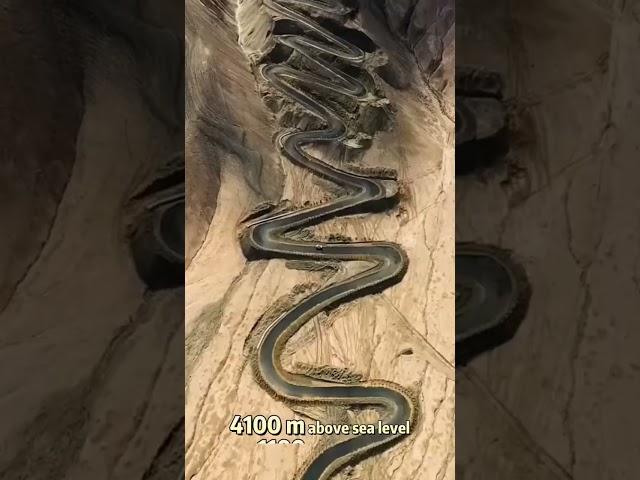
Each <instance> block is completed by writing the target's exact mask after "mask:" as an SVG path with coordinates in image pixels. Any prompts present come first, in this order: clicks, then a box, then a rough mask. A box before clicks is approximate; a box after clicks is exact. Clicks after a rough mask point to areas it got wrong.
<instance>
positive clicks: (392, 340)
mask: <svg viewBox="0 0 640 480" xmlns="http://www.w3.org/2000/svg"><path fill="white" fill-rule="evenodd" d="M351 3H352V4H354V5H355V2H351ZM364 3H368V2H363V5H361V9H360V10H359V12H358V13H357V14H356V15H352V16H351V17H350V18H349V19H348V20H347V21H344V20H343V19H339V18H331V19H326V21H325V25H327V26H329V27H330V28H331V29H332V31H334V32H337V33H338V34H339V35H346V36H348V38H349V39H351V40H352V41H356V42H360V43H359V44H360V45H361V46H363V47H366V48H371V49H372V51H373V50H377V49H379V50H381V51H382V52H384V54H385V55H386V56H387V57H388V59H389V64H388V66H386V67H381V68H380V70H379V71H378V72H379V76H375V82H376V85H377V86H378V88H379V89H380V91H381V92H382V93H383V94H384V96H385V97H386V98H387V99H388V101H389V105H390V106H389V107H385V108H382V109H381V111H382V112H383V115H382V116H380V115H379V113H376V114H372V115H370V114H366V113H365V114H364V115H359V116H358V117H357V118H358V119H359V120H358V122H360V121H364V123H368V124H369V127H370V128H371V132H372V133H374V137H373V139H372V140H371V141H370V142H369V143H370V144H371V146H370V148H369V149H368V150H366V151H364V152H361V153H360V154H358V155H353V154H349V156H348V157H347V158H342V159H341V160H340V159H336V158H332V157H327V161H337V162H338V163H339V164H341V165H343V166H345V165H346V164H349V165H350V166H351V167H354V168H366V167H370V168H385V169H395V170H396V171H397V172H398V177H399V181H400V188H401V201H400V203H399V205H398V206H397V207H395V208H394V209H392V210H390V211H387V212H384V213H379V214H372V215H365V216H357V217H349V218H343V219H337V220H333V221H329V222H326V223H324V224H322V225H321V226H318V227H316V228H314V229H312V230H309V231H305V232H298V233H296V234H299V235H304V236H306V238H313V237H315V238H323V239H330V238H335V239H339V238H351V239H376V240H391V241H394V242H397V243H399V244H401V245H402V247H403V248H404V249H405V250H406V251H407V252H408V255H409V261H410V266H409V271H408V273H407V275H406V277H405V279H404V281H403V282H402V283H401V284H399V285H397V286H396V287H394V288H392V289H389V290H387V291H385V292H384V293H383V294H380V295H376V296H371V297H366V298H363V299H361V300H357V301H355V302H352V303H350V304H348V305H346V306H344V307H341V308H339V309H336V310H333V311H330V312H326V313H323V314H322V315H320V316H319V317H318V318H316V319H315V320H314V321H313V322H312V323H313V325H312V327H310V328H306V329H304V330H303V331H301V332H300V334H299V335H297V336H296V337H294V339H292V340H291V343H290V345H289V346H288V347H287V349H286V351H285V354H284V358H283V360H284V362H285V364H286V365H287V367H288V368H294V366H295V365H296V364H297V363H300V362H302V363H306V364H313V365H330V366H333V367H338V368H344V369H347V370H348V371H349V372H352V373H359V374H361V375H362V376H363V377H364V378H367V379H371V378H380V379H388V380H392V381H394V382H397V383H399V384H401V385H403V386H406V387H408V388H410V389H411V390H412V391H413V392H415V393H416V395H417V396H418V397H419V398H420V408H421V415H422V417H421V421H420V423H419V424H418V425H417V427H416V430H415V432H414V434H413V435H412V436H411V437H409V438H408V439H407V440H406V441H404V442H402V443H400V444H399V445H398V446H397V447H394V448H393V449H391V450H389V451H387V452H385V453H384V454H382V455H380V456H376V457H373V458H371V459H367V460H365V461H364V462H362V463H361V464H358V465H357V466H355V467H353V468H351V469H349V470H347V471H345V472H343V473H341V474H340V475H339V476H338V477H337V478H347V477H349V478H363V479H364V478H390V479H391V478H393V479H398V480H399V479H403V478H425V479H430V478H433V479H436V478H439V479H442V478H453V466H454V462H453V440H454V429H453V411H454V410H453V390H454V386H453V381H452V379H453V367H452V362H453V355H454V348H453V336H454V332H453V302H454V294H453V269H452V260H453V254H454V233H453V198H452V194H453V189H452V184H453V155H452V154H453V149H452V142H453V123H452V121H451V119H450V118H448V117H447V115H445V114H444V113H443V110H444V111H445V112H446V111H447V108H451V107H452V104H451V103H450V104H449V105H448V106H447V100H446V96H445V95H441V94H440V91H439V90H438V88H439V87H435V86H434V85H430V84H428V83H427V82H426V80H427V79H433V78H435V77H434V75H435V74H434V73H433V72H437V71H438V68H439V67H440V66H441V65H444V64H446V63H447V62H449V61H452V58H451V56H450V55H449V54H448V53H447V51H446V50H447V49H446V48H445V45H452V42H451V41H450V40H447V41H444V40H442V53H441V55H442V57H443V61H442V62H438V61H435V60H433V61H432V60H427V59H423V63H422V65H418V62H417V61H416V55H417V54H415V53H414V50H413V47H411V48H410V47H409V46H408V45H409V44H408V43H407V42H408V41H409V40H408V38H409V36H408V34H407V33H406V32H405V33H402V34H401V33H400V32H398V33H396V32H393V31H391V30H390V28H389V26H388V24H387V20H386V14H385V11H384V8H381V7H384V5H382V4H374V3H371V4H368V5H364ZM187 10H188V16H189V18H190V22H191V24H190V26H189V30H190V32H191V34H190V35H189V39H188V44H189V49H190V51H191V53H190V54H189V59H190V60H189V62H188V66H187V69H188V70H189V75H190V76H191V77H190V84H189V87H188V88H189V91H190V94H189V96H190V98H191V100H188V107H187V108H188V110H189V114H188V115H189V116H188V118H189V122H191V124H192V128H194V131H198V132H199V133H198V135H200V132H206V135H204V134H203V135H202V139H203V140H202V142H203V144H202V145H205V143H204V139H205V138H207V140H208V143H207V144H206V147H205V146H203V147H201V148H200V149H199V150H198V151H199V152H205V151H208V152H210V153H211V155H210V156H208V157H205V156H204V154H203V155H202V157H200V158H193V159H189V158H187V165H189V164H190V162H192V161H194V162H201V163H202V164H203V165H207V164H209V162H211V163H214V164H215V165H216V166H212V167H209V168H215V169H219V171H220V186H219V191H218V194H217V198H216V201H215V212H213V213H212V219H211V220H210V221H209V224H207V220H206V218H207V217H206V215H200V212H203V211H204V210H206V209H209V211H211V210H212V208H211V206H210V205H203V204H200V205H198V206H197V207H194V214H193V216H192V217H191V219H193V221H194V222H196V223H198V224H199V226H198V227H196V226H195V225H191V222H192V220H191V219H188V225H187V228H188V231H190V232H193V235H194V237H195V236H197V235H201V236H202V240H200V238H199V239H198V240H197V241H195V240H193V239H188V242H191V241H194V243H196V244H200V247H199V250H198V251H197V253H196V254H195V255H194V256H193V260H192V261H191V264H190V266H189V268H188V270H187V272H186V282H187V286H186V295H187V319H186V320H187V332H186V350H187V353H186V355H187V386H186V392H187V400H186V405H187V406H186V426H187V430H186V448H187V464H186V475H187V478H194V479H199V480H205V479H213V478H220V479H227V478H228V479H232V478H233V479H237V478H240V479H249V478H253V477H256V476H259V477H260V478H273V479H283V480H284V479H287V478H292V477H293V475H294V473H295V472H296V470H297V469H298V468H299V467H300V465H301V464H303V463H304V462H305V461H307V460H308V459H309V458H310V457H312V456H313V455H314V452H317V449H318V448H319V446H320V445H321V444H326V443H325V441H324V440H322V439H319V438H318V437H313V436H306V437H305V438H304V440H305V445H301V446H289V447H286V446H279V447H277V446H276V447H273V446H260V445H257V444H256V443H257V441H258V440H259V439H260V437H257V436H247V435H245V436H238V435H236V434H234V433H231V432H230V431H229V425H230V423H231V420H232V418H233V416H234V415H235V414H239V415H243V416H244V415H265V416H269V415H279V416H280V417H281V418H282V419H283V420H284V419H292V418H303V419H306V420H307V421H308V420H309V418H318V419H320V420H321V421H323V422H330V421H332V420H333V421H339V422H347V423H349V422H353V421H358V419H359V420H360V421H362V419H363V417H362V414H361V413H355V412H348V411H345V410H343V409H339V408H333V407H330V408H313V409H311V410H309V409H306V410H304V411H293V410H291V409H290V408H289V407H288V406H287V405H285V404H283V403H281V402H278V401H276V400H274V399H273V398H271V397H270V396H269V395H268V394H267V393H266V392H264V391H263V390H262V389H261V388H260V386H259V385H258V384H257V383H256V382H255V379H254V376H253V374H252V371H251V368H250V364H249V361H248V360H249V359H248V358H247V356H246V355H245V353H246V352H247V351H248V350H247V347H246V345H245V342H246V341H247V339H248V338H251V334H252V331H255V329H258V330H259V328H260V324H264V323H265V322H268V321H269V319H273V318H274V315H278V313H281V312H282V311H283V310H284V309H285V308H287V306H291V305H292V304H293V302H295V301H298V300H299V299H300V298H303V297H304V295H305V294H308V293H309V292H311V291H313V290H314V289H317V288H318V287H319V286H320V285H325V284H327V283H329V282H334V281H337V280H339V279H341V278H345V277H347V276H349V275H352V274H353V273H354V272H357V271H359V269H362V268H363V265H361V264H359V263H358V262H353V264H346V263H345V264H327V265H315V266H312V265H306V264H305V265H302V264H293V263H287V262H285V261H282V260H273V261H258V262H249V263H247V261H246V259H245V258H244V256H243V254H242V252H241V250H240V245H239V242H238V237H237V235H238V232H239V231H240V229H241V221H242V219H243V218H245V217H247V215H249V214H250V212H251V211H252V209H254V207H255V206H256V205H257V204H258V203H260V202H265V201H270V202H274V203H277V204H278V205H279V207H282V208H289V207H290V206H292V205H293V206H304V205H308V204H309V203H313V202H324V201H326V200H327V199H328V198H331V197H333V196H335V195H339V194H340V192H339V191H336V190H335V188H334V187H333V186H332V185H331V184H329V183H327V182H324V181H322V180H319V179H317V178H315V177H314V176H313V175H311V174H310V173H309V172H308V171H306V170H303V169H301V168H299V167H296V166H294V165H292V164H290V163H289V162H287V161H284V160H283V159H281V158H279V156H278V155H276V154H275V152H276V149H275V148H274V146H273V143H272V138H273V137H274V135H275V134H276V133H277V132H279V131H280V129H282V128H287V127H295V126H298V127H301V128H304V127H305V126H307V127H308V126H310V125H313V119H311V118H310V117H309V116H308V115H306V114H305V113H304V112H301V111H298V110H296V109H294V108H289V107H288V106H287V105H286V102H283V101H282V99H280V98H278V97H277V96H273V95H272V93H273V92H270V91H268V89H267V90H265V88H264V86H263V85H261V82H260V81H258V80H257V76H256V74H257V70H256V68H254V66H253V65H254V64H257V63H258V62H259V61H261V60H260V59H263V58H265V57H264V56H265V55H267V56H270V57H269V58H270V61H278V60H279V61H282V59H283V57H284V58H285V59H286V52H282V51H278V50H275V51H274V50H273V42H272V41H271V39H270V37H271V35H272V32H276V33H278V32H279V33H286V32H287V31H289V29H291V28H293V26H292V25H290V24H288V23H286V22H282V21H281V20H279V19H277V18H274V15H273V13H272V12H270V11H268V10H267V9H265V8H264V6H263V5H262V2H259V1H255V0H244V1H242V2H238V4H237V5H236V4H235V3H234V2H227V3H225V2H222V1H215V2H209V3H208V4H206V6H205V5H202V4H201V3H200V2H195V1H194V2H192V3H190V4H189V5H188V8H187ZM425 15H426V14H425ZM416 18H418V17H416ZM425 22H426V19H425ZM445 23H446V22H445ZM433 28H435V27H432V25H431V24H428V25H427V24H426V23H425V25H424V26H422V27H420V26H419V25H416V27H415V29H416V31H415V32H414V33H413V34H412V35H413V36H411V42H414V43H415V45H418V44H419V43H420V42H419V39H418V37H419V36H420V34H418V33H417V32H418V31H419V30H421V29H422V30H421V31H424V32H426V31H435V30H433ZM412 32H413V30H412ZM445 36H446V35H445ZM423 47H424V46H423ZM416 48H417V47H416ZM421 48H422V47H421ZM436 57H438V53H437V52H436V53H434V58H436ZM396 67H397V68H396ZM427 67H428V68H427ZM422 68H425V70H424V72H431V73H429V74H427V75H425V74H424V72H423V70H422ZM445 70H446V69H445V68H444V66H442V71H445ZM193 71H195V72H197V74H195V75H194V73H193ZM443 76H446V75H444V74H443ZM449 81H450V79H449ZM445 83H446V82H445ZM205 89H209V91H210V92H211V93H205ZM194 92H200V93H198V95H200V97H199V99H198V101H197V102H196V101H195V100H194V99H195V98H196V95H195V94H194ZM274 112H275V113H274ZM381 118H384V121H379V119H381ZM367 119H368V120H367ZM376 119H378V120H376ZM206 122H214V125H215V129H213V128H212V129H211V131H210V130H208V129H207V128H206ZM381 127H384V128H383V129H382V130H381V129H380V128H381ZM196 129H197V130H196ZM214 130H215V131H214ZM195 136H196V135H195V134H194V137H195ZM188 148H189V147H188ZM319 153H321V154H322V153H324V154H326V153H332V152H322V151H321V150H320V151H319ZM333 153H335V152H333ZM195 157H199V155H195ZM188 168H189V167H188ZM204 180H205V179H204V176H202V177H200V178H197V179H196V178H194V179H193V183H192V182H191V181H190V184H189V185H188V190H192V191H193V192H192V193H190V195H191V194H192V195H194V196H200V198H201V200H199V201H200V202H204V201H205V200H204V199H205V198H206V197H207V196H209V197H210V196H212V195H213V193H212V192H214V189H215V188H216V187H215V186H214V185H213V184H211V185H207V184H205V181H204ZM205 191H206V192H207V193H206V194H205V193H202V192H205ZM188 208H189V209H191V208H192V207H191V206H189V207H188ZM208 215H210V214H208ZM196 218H197V219H198V220H196ZM205 231H206V232H205ZM197 232H201V233H197ZM261 318H262V320H260V319H261ZM321 440H322V441H321ZM327 441H331V439H327Z"/></svg>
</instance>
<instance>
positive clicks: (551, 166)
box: [456, 1, 640, 480]
mask: <svg viewBox="0 0 640 480" xmlns="http://www.w3.org/2000/svg"><path fill="white" fill-rule="evenodd" d="M639 8H640V6H639V4H638V2H637V1H636V2H633V1H632V2H607V1H598V2H578V1H562V2H553V1H543V2H536V3H531V2H496V3H493V4H492V6H491V8H488V6H487V4H486V3H485V2H465V4H464V8H459V9H458V11H457V19H456V23H457V27H456V28H457V30H458V35H459V37H458V44H457V52H456V56H457V60H456V61H457V62H458V63H459V64H464V65H469V66H474V67H478V66H483V67H485V68H487V69H490V70H492V71H494V72H497V73H499V74H500V75H501V76H502V78H503V79H504V105H505V107H506V109H507V111H508V123H509V152H508V154H507V155H506V158H504V159H502V160H501V161H499V162H498V163H496V164H494V165H492V166H490V167H489V168H483V169H481V170H480V171H477V172H475V173H474V174H471V175H467V176H464V177H458V178H457V181H456V240H458V241H460V240H462V241H476V242H482V243H489V244H493V245H497V246H501V247H503V248H507V249H510V250H512V251H513V252H514V255H515V257H516V258H517V259H518V260H519V261H520V263H521V264H522V265H523V267H524V268H525V270H526V272H527V276H528V277H529V280H530V283H531V287H532V297H531V302H530V306H529V312H528V315H527V317H526V318H525V320H524V322H523V324H522V326H521V327H520V330H519V332H518V333H517V335H516V336H515V338H514V339H513V340H512V341H511V342H509V343H507V344H505V345H504V346H502V347H500V348H498V349H496V350H495V351H493V352H491V353H489V354H486V355H483V356H481V357H479V358H477V359H476V360H475V361H474V362H472V363H471V364H470V365H469V366H468V367H466V368H464V369H462V370H461V371H460V372H459V375H458V378H457V385H456V387H457V390H456V392H457V393H456V415H457V418H456V421H457V436H456V455H457V457H458V458H457V477H458V478H460V479H477V478H495V479H505V480H506V479H513V478H518V479H523V480H526V479H532V480H533V479H540V478H554V479H556V478H557V479H565V478H576V479H581V480H583V479H584V480H589V479H594V480H595V479H604V478H616V479H633V478H636V477H637V473H636V472H637V471H638V468H639V464H638V458H640V457H638V453H639V451H638V441H637V433H636V432H637V431H638V423H637V422H638V420H637V415H634V414H633V411H634V407H633V406H632V403H633V400H632V399H633V398H637V397H638V385H639V383H638V368H639V364H638V354H637V352H638V350H637V345H638V339H639V335H640V327H639V326H638V323H637V322H636V321H635V315H634V314H633V312H636V311H637V309H638V307H639V306H640V305H639V303H638V302H639V300H638V298H639V296H638V293H639V291H638V282H637V278H638V262H637V258H638V246H639V245H640V242H639V241H638V235H639V233H638V232H639V230H638V218H639V211H638V208H639V204H638V200H637V184H638V182H637V179H638V173H637V172H638V167H637V160H638V149H639V145H638V136H637V135H636V134H635V130H637V128H635V127H632V125H637V120H638V115H639V114H640V109H639V108H638V107H639V105H640V103H639V97H638V88H637V85H638V74H639V71H638V62H637V46H638V43H637V39H638V35H639V34H640V24H639V23H638V12H639V11H640V10H639ZM634 128H635V130H634Z"/></svg>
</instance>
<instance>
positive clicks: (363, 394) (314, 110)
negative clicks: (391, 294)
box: [241, 0, 418, 480]
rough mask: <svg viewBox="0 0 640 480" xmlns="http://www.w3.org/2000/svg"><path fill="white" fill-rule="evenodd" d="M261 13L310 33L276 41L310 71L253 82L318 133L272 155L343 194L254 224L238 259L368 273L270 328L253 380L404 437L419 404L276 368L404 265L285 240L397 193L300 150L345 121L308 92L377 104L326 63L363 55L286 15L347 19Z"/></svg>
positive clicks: (342, 461) (271, 71)
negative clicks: (324, 321)
mask: <svg viewBox="0 0 640 480" xmlns="http://www.w3.org/2000/svg"><path fill="white" fill-rule="evenodd" d="M264 3H265V5H266V6H267V7H268V8H269V9H271V10H272V11H273V12H274V13H275V14H277V15H278V16H280V17H283V18H286V19H288V20H291V21H294V22H297V23H298V24H299V25H300V26H301V27H302V28H303V29H304V30H305V31H307V32H309V33H310V34H309V35H304V36H303V35H282V36H277V37H276V41H277V42H279V43H280V44H282V45H285V46H287V47H289V48H291V49H293V50H295V51H297V52H298V53H299V54H300V55H302V56H304V57H305V58H306V60H308V61H310V62H312V63H313V64H314V65H315V66H316V67H317V68H314V71H313V72H312V71H301V70H297V69H295V68H292V67H290V66H288V65H284V64H271V65H268V64H267V65H264V66H262V68H261V69H260V75H261V76H262V77H263V79H264V80H265V81H267V82H268V83H270V84H271V85H272V86H273V88H275V89H276V90H277V91H278V92H279V93H280V94H282V95H284V96H286V97H289V98H290V99H291V100H293V101H294V102H297V103H298V104H299V105H301V106H303V107H304V108H305V109H306V110H307V111H308V112H309V113H311V114H312V115H314V116H316V117H318V118H319V119H321V120H322V121H323V124H324V125H325V127H324V128H322V129H318V130H313V131H284V132H282V133H280V134H279V135H278V137H277V139H276V145H277V147H278V149H279V151H280V152H281V153H282V155H283V156H284V157H285V158H287V159H288V160H289V161H290V162H292V163H293V164H295V165H298V166H300V167H302V168H306V169H308V170H310V171H311V172H313V173H314V174H315V175H317V176H319V177H321V178H324V179H326V180H328V181H330V182H333V183H334V184H336V185H338V186H340V187H341V188H342V189H343V190H344V191H345V192H346V193H345V194H344V195H343V196H341V197H339V198H337V199H335V200H332V201H330V202H328V203H326V204H323V205H320V206H317V207H313V208H307V209H302V210H298V211H294V212H287V213H282V214H277V215H272V216H270V217H268V218H264V219H259V220H257V221H254V222H253V223H252V224H250V225H248V226H247V228H246V229H245V231H244V232H243V235H242V239H241V243H242V247H243V251H244V253H245V255H246V256H247V258H249V259H258V258H261V259H264V258H285V259H298V260H299V259H303V260H325V261H326V260H338V261H352V260H361V261H366V262H369V263H371V265H372V266H371V267H370V268H369V269H367V270H366V271H364V272H362V273H359V274H357V275H355V276H353V277H351V278H348V279H346V280H343V281H341V282H338V283H334V284H331V285H328V286H326V287H325V288H322V289H320V290H319V291H317V292H315V293H313V294H312V295H310V296H308V297H307V298H305V299H304V300H302V301H301V302H300V303H298V304H297V305H295V306H294V307H293V308H292V309H291V310H289V311H288V312H286V313H285V314H284V315H282V316H281V317H279V318H278V319H277V320H275V321H274V322H273V323H271V324H270V325H269V326H268V327H267V328H266V330H265V331H264V333H263V334H262V336H261V338H260V339H259V341H258V343H257V347H256V350H255V355H254V358H253V364H254V370H255V372H256V376H257V378H258V381H259V382H260V383H261V385H262V386H263V387H264V388H265V389H266V390H268V391H269V392H270V393H271V394H272V395H273V396H274V397H276V398H278V399H281V400H283V401H287V402H292V403H300V402H304V403H320V404H343V405H367V406H376V407H379V408H381V409H382V410H383V411H384V412H385V415H384V418H383V423H385V424H389V425H404V424H406V422H409V425H410V428H413V426H414V424H415V422H416V418H417V411H418V408H417V401H416V399H415V398H414V397H413V396H412V395H411V394H410V393H409V392H408V391H407V390H406V389H404V388H403V387H401V386H399V385H396V384H393V383H391V382H387V381H368V382H365V383H360V384H356V385H337V384H335V383H331V382H328V381H325V380H316V379H311V378H309V377H307V376H303V375H297V374H294V373H291V372H288V371H286V370H284V368H283V366H282V362H281V358H280V355H281V352H282V351H283V348H284V346H285V344H286V342H287V341H288V340H289V339H290V338H291V337H292V336H293V335H294V334H295V332H296V331H298V330H299V329H300V328H301V327H302V326H303V325H304V324H305V323H306V322H308V321H309V320H310V319H311V318H313V317H314V316H315V315H317V314H318V313H320V312H321V311H323V310H325V309H328V308H330V307H335V306H336V305H339V304H341V303H344V302H346V301H348V300H351V299H354V298H357V297H360V296H363V295H366V294H370V293H375V292H379V291H381V290H383V289H385V288H387V287H388V286H390V285H393V284H396V283H398V282H400V281H401V280H402V278H403V276H404V274H405V273H406V269H407V266H408V259H407V257H406V255H405V253H404V251H403V250H402V248H401V247H400V246H398V245H397V244H395V243H391V242H360V243H355V242H350V243H344V242H332V243H327V242H306V241H302V240H295V239H291V238H288V237H287V236H285V234H286V233H287V232H290V231H292V230H295V229H299V228H302V227H307V226H311V225H316V224H319V223H321V222H323V221H326V220H328V219H330V218H334V217H339V216H345V215H348V214H353V213H364V212H373V211H379V210H381V209H384V208H387V207H388V206H389V205H390V204H392V203H393V197H394V196H395V194H396V193H395V191H393V192H390V191H388V189H387V188H386V187H385V183H384V181H382V179H380V178H372V177H368V176H365V175H358V174H354V173H351V172H346V171H343V170H341V169H338V168H336V167H335V166H332V165H330V164H328V163H325V162H323V161H322V160H320V159H318V158H316V157H314V156H312V155H310V154H309V153H308V152H307V151H305V149H304V147H305V146H309V145H312V144H314V145H318V144H330V143H338V142H343V141H344V140H345V139H346V135H347V127H346V125H345V122H344V120H343V119H342V118H341V117H340V115H339V114H338V113H337V112H335V111H334V110H332V109H331V108H330V107H329V106H327V105H326V104H323V103H322V102H321V101H320V99H318V98H316V97H314V96H312V95H311V94H310V93H308V92H309V90H310V89H311V87H313V89H314V90H323V91H327V92H331V93H332V94H339V95H344V96H346V97H350V98H352V99H354V100H356V101H359V102H367V101H372V100H374V99H375V98H376V97H375V95H373V93H372V92H371V91H369V89H368V88H367V86H366V85H364V84H363V83H362V82H360V81H359V80H358V79H356V78H354V77H352V76H350V75H348V74H346V73H345V72H343V71H341V70H340V69H338V68H337V67H336V66H335V65H334V64H333V63H330V62H329V61H327V59H326V58H327V57H334V58H338V59H339V60H340V61H342V62H345V63H348V64H351V65H355V66H361V65H363V63H364V61H365V59H366V55H365V53H364V52H363V51H362V50H361V49H359V48H358V47H356V46H355V45H351V44H350V43H348V42H346V41H344V40H343V39H341V38H339V37H338V36H336V35H334V34H333V33H331V32H329V31H328V30H326V29H324V28H322V27H321V26H319V25H318V24H317V23H316V22H315V21H313V20H312V19H311V18H310V17H309V16H307V15H305V14H304V13H302V12H301V11H297V10H295V9H294V8H295V7H296V6H298V7H303V8H305V9H313V10H316V11H318V12H322V13H326V14H338V15H340V14H344V13H347V10H346V9H345V8H344V7H342V6H340V5H338V4H337V2H335V1H331V0H265V2H264ZM302 87H307V88H306V89H303V88H302ZM404 436H406V434H399V433H396V434H390V435H385V434H381V433H380V434H379V433H376V434H372V435H361V436H356V437H353V438H349V439H348V440H346V441H342V442H340V443H338V444H336V445H333V446H331V447H329V448H327V449H326V450H324V451H322V452H320V453H319V454H318V455H317V456H316V457H315V458H314V459H313V460H311V461H310V462H308V464H307V465H305V467H304V468H303V469H302V470H301V471H300V472H299V474H298V478H299V480H326V479H328V478H329V477H330V476H332V475H333V474H334V473H335V472H336V471H337V470H339V469H340V468H341V467H343V466H344V465H346V464H348V463H352V462H354V461H355V460H356V459H358V458H362V457H364V456H368V455H371V454H373V453H374V452H375V451H379V450H381V449H385V448H388V447H389V446H390V445H391V444H392V443H394V442H397V441H399V440H400V439H402V438H403V437H404Z"/></svg>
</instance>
